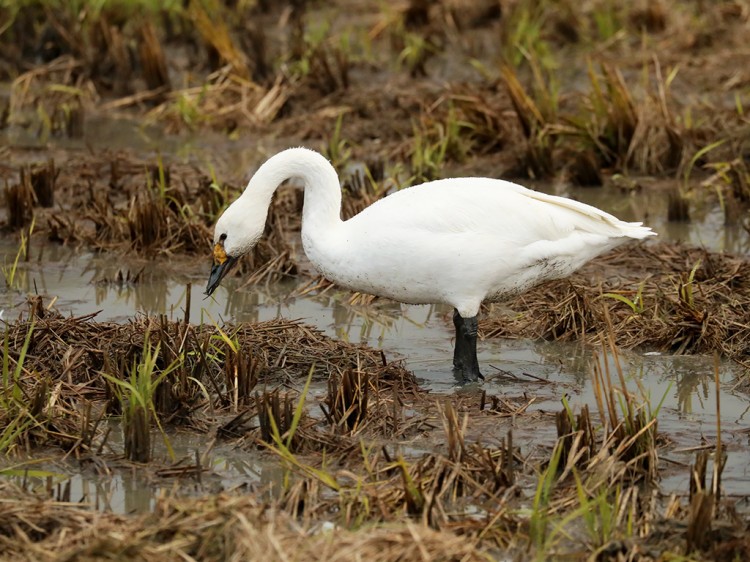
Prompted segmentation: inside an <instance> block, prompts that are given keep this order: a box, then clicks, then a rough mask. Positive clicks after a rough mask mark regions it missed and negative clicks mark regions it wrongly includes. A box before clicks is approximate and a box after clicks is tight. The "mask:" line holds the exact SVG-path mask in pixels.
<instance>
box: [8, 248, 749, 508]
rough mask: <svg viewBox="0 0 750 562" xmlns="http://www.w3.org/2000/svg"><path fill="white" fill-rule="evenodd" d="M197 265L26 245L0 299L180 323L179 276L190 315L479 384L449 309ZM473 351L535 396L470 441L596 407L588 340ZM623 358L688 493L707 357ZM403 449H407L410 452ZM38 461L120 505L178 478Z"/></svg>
mask: <svg viewBox="0 0 750 562" xmlns="http://www.w3.org/2000/svg"><path fill="white" fill-rule="evenodd" d="M4 250H5V255H6V258H5V259H6V263H7V261H8V260H10V259H12V257H13V256H14V253H13V252H14V249H13V248H8V247H6V248H5V249H4ZM199 261H200V260H190V259H187V258H180V259H179V260H178V261H173V262H171V263H169V264H159V263H154V262H151V263H149V262H143V263H141V262H137V261H128V262H126V263H128V265H127V267H125V266H123V261H122V260H118V259H115V258H113V257H111V256H106V255H105V256H102V255H92V254H86V253H83V254H76V253H74V252H72V251H70V250H68V249H65V248H61V247H48V246H45V247H44V248H33V247H32V259H31V261H30V262H29V263H28V264H22V266H21V267H20V268H19V272H18V274H17V287H18V289H17V290H14V291H8V292H5V293H4V294H3V295H2V296H1V297H0V308H2V309H3V314H4V317H5V318H6V319H8V318H13V317H15V316H16V315H18V313H19V310H20V309H21V308H23V307H24V306H25V305H24V304H22V303H23V301H24V295H25V294H26V293H34V292H38V293H40V294H43V295H45V296H46V297H47V298H46V300H45V302H48V303H49V302H52V300H53V299H54V304H55V306H56V307H57V308H59V309H60V310H61V311H63V312H66V313H70V314H73V315H85V314H90V313H93V312H96V311H99V314H98V316H97V319H98V320H100V321H105V320H114V321H120V322H122V321H126V320H127V319H128V318H131V317H132V316H133V315H134V314H136V313H138V312H142V313H146V314H166V315H167V316H169V317H172V318H175V319H177V318H183V317H184V313H185V311H184V308H185V303H186V291H187V290H188V288H187V286H188V283H191V284H192V285H191V288H190V291H191V299H190V302H191V307H190V319H191V321H192V322H200V321H205V322H213V321H219V322H220V321H222V320H226V321H238V322H242V321H261V320H270V319H274V318H277V317H284V318H289V319H301V320H303V321H304V322H305V323H308V324H310V325H313V326H315V327H317V328H319V329H321V330H322V331H324V332H325V333H326V334H328V335H330V336H331V337H334V338H339V339H347V340H348V341H350V342H353V343H357V342H362V343H366V344H368V345H371V346H374V347H378V348H381V349H383V350H384V351H385V353H386V356H387V358H388V359H389V360H393V359H400V358H402V359H403V360H404V361H405V364H406V367H407V368H408V369H410V370H412V371H413V372H414V373H415V374H416V376H417V377H419V379H420V381H421V384H422V385H423V386H424V387H425V388H426V389H428V390H430V391H431V392H433V393H441V394H451V393H474V392H480V387H479V386H477V385H469V386H464V387H462V386H460V385H459V384H457V381H456V380H455V378H454V376H453V374H452V370H451V363H450V361H451V353H452V336H453V334H452V323H451V321H450V310H449V309H448V308H446V307H441V306H406V305H398V304H395V303H376V304H374V305H369V306H352V305H349V304H347V303H346V298H348V293H341V294H337V293H335V292H330V293H326V294H324V295H321V296H306V297H290V296H289V294H290V293H292V292H293V290H294V288H295V286H294V284H293V283H279V284H274V285H270V286H268V287H264V288H258V287H245V288H243V287H238V285H240V283H239V281H238V280H237V279H229V280H227V282H225V284H224V286H222V287H221V288H220V289H219V290H217V291H216V293H215V296H214V298H212V299H205V298H204V297H203V295H202V292H203V288H204V281H205V273H206V271H204V270H207V269H208V264H207V263H202V262H200V263H199ZM118 272H121V273H122V274H123V276H125V277H126V278H127V275H128V273H130V275H131V276H132V275H135V274H137V273H138V272H141V278H140V281H139V282H137V283H134V284H131V283H128V282H118V281H117V276H118ZM479 360H480V364H481V365H482V366H483V370H484V373H485V375H486V377H487V381H486V382H485V383H484V384H483V385H481V389H484V390H486V391H487V393H488V394H490V395H498V396H504V397H511V398H512V397H524V398H525V399H527V400H528V399H530V398H532V397H533V398H534V402H533V403H532V404H531V406H529V408H528V412H529V413H531V414H534V415H532V416H531V417H524V416H521V417H519V418H518V420H513V419H511V420H510V421H508V422H506V421H503V422H502V423H498V424H497V431H493V430H492V429H490V430H489V431H488V430H486V424H483V425H484V428H485V429H484V430H483V431H482V434H481V435H476V436H473V435H471V434H469V438H470V439H474V438H476V439H481V440H482V441H483V442H485V443H493V442H498V441H499V440H500V439H502V437H503V436H504V435H505V432H507V430H508V427H511V426H512V427H513V432H514V440H515V443H516V444H517V445H519V446H520V447H521V450H522V452H523V454H528V453H529V452H530V451H531V450H532V449H533V448H535V447H541V448H549V447H551V446H552V445H553V443H554V441H555V438H556V435H555V429H554V427H555V426H554V418H553V417H552V414H554V413H555V412H557V411H559V410H560V409H561V397H562V396H563V395H566V396H567V397H568V399H569V401H570V402H571V404H572V405H573V406H574V408H577V407H579V406H581V405H583V404H588V405H589V407H590V408H591V409H592V413H595V408H596V406H595V404H596V401H595V398H594V395H593V391H592V385H591V383H590V378H589V377H590V373H591V370H592V364H593V362H594V360H595V359H594V349H592V346H586V345H584V344H581V343H579V344H569V343H565V344H563V343H557V342H535V341H528V340H497V339H492V340H486V341H481V342H480V344H479ZM621 360H622V363H623V364H622V367H623V370H624V372H625V375H626V378H627V380H628V381H629V382H628V384H629V387H630V390H631V391H632V392H633V393H634V394H636V395H639V391H638V390H637V384H636V379H638V381H640V383H641V385H642V387H643V388H644V389H645V393H646V394H647V395H648V396H649V401H650V403H651V405H652V407H653V408H656V406H657V404H659V403H660V402H661V401H662V400H663V404H662V407H661V411H660V413H659V430H660V432H661V433H663V434H664V435H666V437H667V439H668V442H669V443H668V446H667V447H666V448H665V449H664V450H663V451H662V458H663V459H664V460H662V469H663V475H662V490H663V491H664V492H666V493H671V492H675V493H679V494H684V493H686V491H687V489H688V477H687V475H688V471H687V468H686V467H687V466H688V465H689V464H691V463H692V462H694V458H695V450H696V448H699V447H701V446H703V445H704V444H705V443H710V444H713V443H714V441H715V437H716V428H717V424H716V422H717V419H716V411H717V409H716V396H715V391H716V389H715V384H714V382H713V381H714V378H713V377H714V366H713V359H712V358H710V357H696V356H692V357H691V356H670V355H663V354H658V353H649V352H648V351H646V352H623V353H622V355H621ZM609 361H610V369H611V372H612V373H613V375H614V373H616V368H615V366H614V364H613V363H612V360H611V358H610V360H609ZM720 379H721V381H722V384H721V392H720V398H721V430H722V440H723V443H724V445H725V446H726V448H727V450H728V451H729V459H728V461H727V466H726V469H725V472H724V481H723V482H724V487H725V491H726V493H727V494H729V495H733V496H745V495H746V494H747V485H748V483H749V482H750V468H749V467H750V452H748V451H749V450H750V448H749V447H748V443H749V441H750V432H748V426H750V423H749V422H750V411H749V410H750V401H749V400H748V398H747V396H745V395H744V394H741V393H738V392H736V391H734V390H733V388H732V385H733V381H734V379H735V369H734V368H733V366H732V365H731V364H730V363H726V362H725V363H722V364H721V366H720ZM324 393H325V390H324V389H323V388H314V389H313V394H314V398H317V399H322V396H323V395H324ZM509 424H510V425H509ZM118 431H119V430H116V431H115V432H113V434H114V433H117V432H118ZM704 439H705V442H704ZM155 440H156V441H158V437H156V438H155ZM170 441H171V442H172V445H173V446H174V447H175V448H176V450H177V458H178V459H179V458H184V459H186V462H188V464H191V463H194V458H195V454H196V452H197V453H198V454H201V455H204V454H206V449H207V443H206V442H207V439H206V436H203V435H198V436H196V435H190V434H174V435H171V437H170ZM108 446H110V447H112V448H113V450H114V451H119V450H120V449H121V448H120V449H118V446H117V441H116V440H115V441H112V442H111V443H109V445H108ZM420 446H421V445H420ZM428 446H430V445H428ZM158 448H159V449H163V447H161V446H159V447H158ZM411 453H412V454H417V451H416V449H415V450H412V451H411ZM157 458H160V459H161V460H162V461H164V462H165V463H166V464H171V462H170V460H169V459H168V457H167V455H166V451H165V450H162V451H161V453H157ZM263 458H264V457H263V456H262V455H259V454H257V453H254V452H252V451H248V450H234V449H232V448H231V447H227V446H220V447H219V448H217V449H215V450H212V451H211V452H210V453H208V454H207V455H206V457H205V461H204V462H205V464H204V466H205V467H207V468H210V470H209V471H208V472H207V473H205V474H204V475H203V476H202V478H201V481H200V483H199V482H198V481H197V480H194V479H190V480H189V483H187V482H185V481H184V480H185V479H183V482H182V485H181V491H183V492H187V493H190V490H191V489H194V490H195V491H196V492H198V491H203V492H205V491H212V490H214V491H215V490H218V489H226V488H232V487H235V486H246V485H249V486H264V485H267V484H269V483H271V482H273V481H276V479H278V478H279V477H280V473H279V469H278V465H277V464H276V463H269V462H268V461H265V460H263ZM76 466H77V465H76ZM34 468H35V469H39V468H44V469H45V470H48V471H50V472H52V473H60V474H61V475H65V476H63V477H61V480H60V479H57V478H56V479H55V481H56V482H58V481H61V482H62V484H60V485H63V486H65V485H67V486H70V490H69V492H70V498H71V500H72V501H87V502H90V503H92V504H94V505H97V506H99V507H101V508H106V509H111V510H114V511H121V512H130V511H142V510H148V509H150V508H151V507H152V506H153V502H154V499H155V497H156V495H157V494H158V493H159V492H160V491H168V490H171V489H172V488H173V487H174V486H175V482H174V479H173V478H162V477H160V476H154V475H153V474H151V475H150V476H144V475H143V474H140V473H136V472H134V471H131V470H117V469H115V470H114V471H113V473H112V474H108V475H105V476H102V475H97V473H96V471H88V470H84V471H83V472H82V473H80V472H78V471H79V470H80V467H79V468H74V467H73V465H70V464H68V463H60V462H54V463H42V466H41V467H40V466H34ZM191 478H192V477H191ZM66 479H68V480H67V482H66ZM43 482H44V479H42V480H40V481H39V485H42V484H43ZM185 484H187V486H185Z"/></svg>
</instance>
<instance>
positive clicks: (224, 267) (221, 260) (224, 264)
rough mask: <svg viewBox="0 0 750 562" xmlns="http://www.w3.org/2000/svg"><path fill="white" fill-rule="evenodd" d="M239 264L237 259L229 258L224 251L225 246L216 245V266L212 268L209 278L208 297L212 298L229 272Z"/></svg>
mask: <svg viewBox="0 0 750 562" xmlns="http://www.w3.org/2000/svg"><path fill="white" fill-rule="evenodd" d="M236 263H237V258H235V257H234V256H229V255H227V253H226V252H225V251H224V246H222V245H221V244H216V245H215V246H214V265H213V267H211V274H210V275H209V276H208V285H206V295H207V296H211V293H213V292H214V291H215V290H216V288H217V287H218V286H219V283H221V280H222V279H224V276H226V274H227V273H229V270H230V269H232V267H233V266H234V264H236Z"/></svg>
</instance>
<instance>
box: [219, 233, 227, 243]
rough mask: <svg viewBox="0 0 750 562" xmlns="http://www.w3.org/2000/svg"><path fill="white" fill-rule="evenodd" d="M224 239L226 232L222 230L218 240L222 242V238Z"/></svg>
mask: <svg viewBox="0 0 750 562" xmlns="http://www.w3.org/2000/svg"><path fill="white" fill-rule="evenodd" d="M226 239H227V233H226V232H222V233H221V235H220V236H219V242H224V240H226Z"/></svg>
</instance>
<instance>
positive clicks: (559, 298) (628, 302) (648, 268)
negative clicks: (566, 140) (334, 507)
mask: <svg viewBox="0 0 750 562" xmlns="http://www.w3.org/2000/svg"><path fill="white" fill-rule="evenodd" d="M604 268H606V270H607V271H608V272H610V274H609V276H608V280H607V284H606V285H601V279H602V272H603V270H604ZM612 271H618V272H619V275H618V277H617V278H616V279H615V278H613V277H612V276H611V272H612ZM747 275H750V260H748V259H747V258H745V257H743V256H733V255H730V254H725V253H712V252H709V251H708V250H703V249H697V248H688V247H683V246H679V245H677V246H675V245H670V244H647V245H638V246H632V245H631V246H628V247H627V248H620V249H617V250H614V251H613V252H611V253H609V254H607V255H606V256H602V257H600V258H597V259H595V260H593V261H592V262H590V263H589V264H587V265H586V266H584V267H583V268H582V269H581V270H580V271H578V272H576V273H574V274H573V275H572V276H571V277H570V278H568V279H565V280H560V281H554V282H551V283H546V284H544V285H541V286H539V287H535V288H533V289H531V290H530V291H528V292H526V293H525V294H524V295H523V296H521V297H517V298H515V299H512V300H511V301H509V302H508V303H507V306H508V309H509V310H511V311H513V310H516V311H521V310H523V311H524V314H523V315H516V314H509V313H507V312H505V311H504V312H502V313H499V314H490V315H489V317H488V318H487V319H485V320H483V321H482V322H480V329H481V330H482V334H483V337H495V336H502V337H533V338H543V339H559V340H581V339H583V338H585V339H587V340H588V341H590V342H599V341H601V332H600V327H601V326H603V325H606V323H607V321H606V316H605V314H606V313H609V315H610V317H611V323H612V336H613V338H614V341H615V343H616V344H617V345H618V346H621V347H624V348H633V347H642V348H647V349H657V350H668V351H670V352H673V353H704V352H709V353H711V352H713V351H715V350H717V349H718V350H720V351H721V352H722V353H723V354H725V355H727V356H729V357H736V358H740V359H741V358H743V357H744V356H745V355H746V353H745V352H746V346H745V345H744V344H743V342H745V341H747V338H748V337H750V331H749V330H748V326H749V325H750V284H749V283H748V282H746V279H747Z"/></svg>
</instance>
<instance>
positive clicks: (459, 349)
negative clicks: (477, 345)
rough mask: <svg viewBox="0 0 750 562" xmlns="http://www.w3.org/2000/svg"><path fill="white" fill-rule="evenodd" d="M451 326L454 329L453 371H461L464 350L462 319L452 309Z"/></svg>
mask: <svg viewBox="0 0 750 562" xmlns="http://www.w3.org/2000/svg"><path fill="white" fill-rule="evenodd" d="M453 325H454V326H455V327H456V343H455V347H454V348H453V369H454V370H456V371H462V370H463V367H464V364H463V360H464V358H463V355H464V348H465V347H466V343H465V340H464V335H463V325H464V319H463V318H461V315H460V314H459V313H458V310H456V309H455V308H454V309H453Z"/></svg>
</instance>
